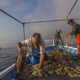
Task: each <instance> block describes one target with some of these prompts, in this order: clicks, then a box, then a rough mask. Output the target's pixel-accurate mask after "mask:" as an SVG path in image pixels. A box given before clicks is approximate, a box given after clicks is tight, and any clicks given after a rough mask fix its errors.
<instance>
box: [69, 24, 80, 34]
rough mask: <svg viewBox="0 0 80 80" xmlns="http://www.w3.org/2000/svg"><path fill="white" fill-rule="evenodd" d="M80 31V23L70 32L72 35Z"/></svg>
mask: <svg viewBox="0 0 80 80" xmlns="http://www.w3.org/2000/svg"><path fill="white" fill-rule="evenodd" d="M79 33H80V25H79V24H76V25H75V26H74V27H73V28H72V31H71V32H70V34H71V35H77V34H79Z"/></svg>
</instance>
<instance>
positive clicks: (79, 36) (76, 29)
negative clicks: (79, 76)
mask: <svg viewBox="0 0 80 80" xmlns="http://www.w3.org/2000/svg"><path fill="white" fill-rule="evenodd" d="M68 24H69V25H70V26H71V28H72V31H71V32H70V33H68V34H67V35H66V37H67V36H69V35H71V39H72V37H74V36H75V39H76V44H77V48H78V57H79V59H80V25H79V24H77V23H76V22H75V21H74V20H73V19H70V20H68Z"/></svg>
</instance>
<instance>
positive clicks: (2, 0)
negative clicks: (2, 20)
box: [0, 0, 10, 8]
mask: <svg viewBox="0 0 80 80" xmlns="http://www.w3.org/2000/svg"><path fill="white" fill-rule="evenodd" d="M9 5H10V0H0V8H2V7H6V6H9Z"/></svg>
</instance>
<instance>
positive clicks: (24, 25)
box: [23, 23, 25, 40]
mask: <svg viewBox="0 0 80 80" xmlns="http://www.w3.org/2000/svg"><path fill="white" fill-rule="evenodd" d="M23 38H24V40H25V23H23Z"/></svg>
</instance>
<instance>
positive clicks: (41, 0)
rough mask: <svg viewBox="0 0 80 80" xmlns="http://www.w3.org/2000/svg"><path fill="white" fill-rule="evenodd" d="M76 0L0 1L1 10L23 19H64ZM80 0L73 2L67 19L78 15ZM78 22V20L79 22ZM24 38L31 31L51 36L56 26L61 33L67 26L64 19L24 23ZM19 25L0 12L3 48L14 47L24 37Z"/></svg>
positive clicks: (30, 33) (49, 37)
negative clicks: (72, 8) (60, 20)
mask: <svg viewBox="0 0 80 80" xmlns="http://www.w3.org/2000/svg"><path fill="white" fill-rule="evenodd" d="M75 1H76V0H0V9H3V10H4V11H6V12H7V13H9V14H10V15H12V16H14V17H15V18H17V19H18V20H20V21H22V22H27V21H39V20H52V19H63V18H64V19H65V18H66V16H67V15H68V13H69V11H70V9H71V7H72V5H73V4H74V2H75ZM79 5H80V1H79V0H78V3H77V4H76V6H75V8H74V10H73V11H72V13H71V15H70V16H69V17H70V18H74V17H75V18H78V17H79V16H80V10H79V8H80V6H79ZM78 22H79V21H78ZM25 27H26V28H25V31H26V38H28V37H30V36H31V35H32V34H33V33H34V32H40V33H41V35H42V37H43V38H44V39H53V36H54V34H55V31H56V29H61V30H62V31H63V32H64V33H66V32H69V31H70V28H69V26H68V25H67V22H66V21H62V22H50V23H40V24H39V23H37V24H26V25H25ZM22 30H23V28H22V24H20V23H18V22H16V21H15V20H13V19H11V18H10V17H8V16H7V15H5V14H4V13H2V12H0V45H1V46H2V47H13V46H16V43H17V42H18V41H21V40H23V31H22Z"/></svg>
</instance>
